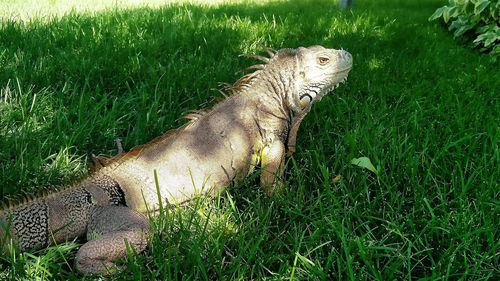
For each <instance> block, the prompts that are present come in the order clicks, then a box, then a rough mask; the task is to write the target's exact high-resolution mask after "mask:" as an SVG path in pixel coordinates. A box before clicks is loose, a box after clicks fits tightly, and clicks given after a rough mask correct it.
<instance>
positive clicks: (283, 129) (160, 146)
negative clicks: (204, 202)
mask: <svg viewBox="0 0 500 281" xmlns="http://www.w3.org/2000/svg"><path fill="white" fill-rule="evenodd" d="M266 51H267V53H268V54H269V57H264V56H258V55H252V57H253V58H256V59H259V60H261V61H263V63H262V64H258V65H254V66H251V67H249V69H252V70H254V71H253V72H251V73H249V74H246V75H244V76H243V77H241V78H240V79H239V80H238V81H237V82H236V83H234V84H233V85H230V86H229V87H228V89H229V90H230V92H231V93H232V94H231V95H229V96H228V97H226V98H225V99H224V100H223V101H221V102H219V103H217V104H216V105H215V106H214V107H213V108H212V109H210V110H207V111H198V112H193V113H191V114H188V116H187V117H188V118H189V119H191V120H190V121H189V122H187V123H186V124H185V125H183V126H181V127H180V128H178V129H175V130H171V131H168V132H167V133H165V134H164V135H162V136H160V137H158V138H157V139H154V140H153V141H151V142H149V143H147V144H145V145H141V146H138V147H135V148H133V149H132V150H130V151H129V152H127V153H122V154H119V155H117V156H115V157H113V158H111V159H109V160H108V161H104V166H103V167H101V168H100V169H98V170H97V171H95V172H94V173H93V174H91V175H90V176H89V177H88V178H86V179H84V180H82V181H80V182H77V183H76V184H73V185H72V186H70V187H68V188H66V189H63V190H62V191H57V192H54V193H51V194H48V195H45V196H43V197H39V198H35V199H32V200H27V202H24V203H21V204H17V205H16V204H14V205H11V206H8V207H6V208H4V209H3V210H1V211H0V223H1V224H2V225H3V226H8V227H4V228H3V229H4V230H0V239H3V240H4V241H5V240H8V241H14V242H15V243H17V245H18V247H19V248H20V249H21V250H23V251H24V250H30V249H34V248H39V247H45V246H47V245H52V244H56V243H60V242H63V241H68V240H71V239H74V238H77V237H86V239H87V242H86V243H84V244H83V245H82V246H81V247H80V249H79V250H78V252H77V254H76V268H77V270H78V271H79V272H82V273H106V272H109V270H110V269H114V268H115V266H116V265H115V262H116V261H117V260H119V259H121V258H124V257H125V256H126V254H127V245H129V246H132V247H134V249H135V250H136V251H137V252H141V251H143V250H144V249H145V248H146V246H147V240H148V235H149V233H150V228H149V222H148V219H147V218H146V216H145V214H146V213H147V212H151V211H155V210H157V209H158V206H159V196H158V192H157V187H158V188H159V191H160V192H159V194H161V196H162V200H161V201H162V204H169V205H176V204H180V203H183V202H187V201H189V200H190V199H192V198H193V197H195V196H196V195H198V194H217V193H219V192H220V191H221V190H222V189H223V188H224V187H227V186H229V185H230V184H231V183H233V182H238V181H239V180H241V179H243V178H244V177H246V176H247V175H248V174H249V173H251V172H252V171H253V170H254V167H256V166H257V165H260V167H261V174H260V185H261V186H262V187H263V188H264V190H265V192H266V193H268V194H272V193H273V192H275V191H276V189H278V188H279V187H280V186H281V176H282V174H283V169H284V157H285V155H286V154H288V155H290V154H292V153H293V152H294V151H295V144H296V137H297V131H298V129H299V125H300V123H301V121H302V119H303V118H304V116H305V115H306V114H307V113H308V112H309V110H310V109H311V106H312V104H313V103H314V102H316V101H319V100H320V99H321V98H322V97H323V96H324V95H326V94H327V93H328V92H330V91H331V90H333V89H334V88H335V87H337V86H338V85H339V84H340V83H341V82H344V81H345V80H346V79H347V75H348V73H349V71H350V70H351V67H352V57H351V54H349V53H348V52H346V51H344V50H335V49H326V48H323V47H321V46H312V47H308V48H304V47H300V48H297V49H282V50H279V51H277V52H276V51H274V50H272V49H266ZM155 174H156V175H157V178H156V179H155V176H154V175H155ZM155 180H157V183H158V185H156V184H155ZM0 229H2V228H0ZM5 229H8V230H7V231H6V230H5ZM125 241H126V242H125ZM126 244H127V245H126Z"/></svg>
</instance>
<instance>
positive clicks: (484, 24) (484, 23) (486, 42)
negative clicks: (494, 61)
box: [429, 0, 500, 55]
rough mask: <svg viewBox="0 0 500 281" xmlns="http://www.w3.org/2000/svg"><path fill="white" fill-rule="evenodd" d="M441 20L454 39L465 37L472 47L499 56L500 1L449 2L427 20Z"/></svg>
mask: <svg viewBox="0 0 500 281" xmlns="http://www.w3.org/2000/svg"><path fill="white" fill-rule="evenodd" d="M438 18H443V20H444V22H445V23H446V24H448V25H449V30H450V31H452V30H453V33H454V36H455V37H462V36H465V37H466V38H467V39H470V40H472V39H473V41H472V44H473V46H474V47H480V48H481V50H482V51H485V52H491V53H492V54H495V55H498V54H500V47H499V45H498V43H499V41H500V28H499V27H498V22H499V20H500V1H499V0H449V6H443V7H441V8H439V9H437V10H436V11H435V12H434V14H432V16H431V17H430V18H429V20H436V19H438Z"/></svg>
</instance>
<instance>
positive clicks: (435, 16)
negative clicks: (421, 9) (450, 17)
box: [429, 6, 448, 21]
mask: <svg viewBox="0 0 500 281" xmlns="http://www.w3.org/2000/svg"><path fill="white" fill-rule="evenodd" d="M447 8H448V7H447V6H444V7H441V8H438V9H437V10H436V11H435V12H434V14H432V16H430V17H429V21H431V20H435V19H438V18H440V17H442V16H443V11H444V10H445V9H447Z"/></svg>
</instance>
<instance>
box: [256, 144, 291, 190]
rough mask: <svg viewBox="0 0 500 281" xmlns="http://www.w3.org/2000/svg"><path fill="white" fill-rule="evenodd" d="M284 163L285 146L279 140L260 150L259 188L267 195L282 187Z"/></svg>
mask: <svg viewBox="0 0 500 281" xmlns="http://www.w3.org/2000/svg"><path fill="white" fill-rule="evenodd" d="M284 162H285V145H284V144H283V142H281V141H280V140H276V141H274V142H273V143H271V144H270V145H268V146H265V147H264V148H263V149H262V152H261V170H262V171H261V174H260V186H261V187H262V188H264V190H265V191H266V192H267V193H268V194H272V193H273V192H275V190H277V189H279V188H280V187H281V186H282V185H283V182H282V177H283V169H284V166H285V165H284Z"/></svg>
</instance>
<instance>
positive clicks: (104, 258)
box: [76, 206, 149, 274]
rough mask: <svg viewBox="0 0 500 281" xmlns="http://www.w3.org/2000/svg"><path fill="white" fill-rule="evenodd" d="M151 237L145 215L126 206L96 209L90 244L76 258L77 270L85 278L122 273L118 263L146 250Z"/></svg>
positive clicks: (92, 217) (92, 219)
mask: <svg viewBox="0 0 500 281" xmlns="http://www.w3.org/2000/svg"><path fill="white" fill-rule="evenodd" d="M148 235H149V222H148V219H147V218H146V217H145V216H144V215H142V214H140V213H138V212H136V211H134V210H132V209H130V208H128V207H123V206H105V207H97V208H96V210H95V211H94V212H93V214H92V216H91V220H90V222H89V225H88V229H87V239H88V242H87V243H85V244H83V246H82V247H81V248H80V249H79V250H78V253H77V254H76V268H77V270H78V271H79V272H81V273H84V274H108V273H113V272H114V271H117V270H119V268H118V267H117V266H116V264H115V261H117V260H119V259H123V258H125V257H126V256H127V252H128V251H131V250H132V248H133V250H134V251H136V252H142V251H143V250H144V249H145V248H146V246H147V238H148Z"/></svg>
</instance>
